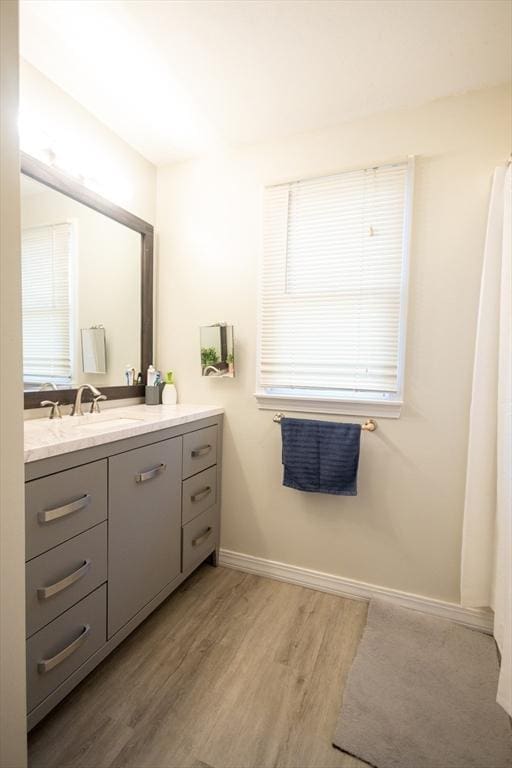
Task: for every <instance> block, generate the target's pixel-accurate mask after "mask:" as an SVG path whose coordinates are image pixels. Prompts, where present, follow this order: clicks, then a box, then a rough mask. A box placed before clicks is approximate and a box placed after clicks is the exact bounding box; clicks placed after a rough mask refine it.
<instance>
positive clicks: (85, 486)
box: [25, 459, 107, 560]
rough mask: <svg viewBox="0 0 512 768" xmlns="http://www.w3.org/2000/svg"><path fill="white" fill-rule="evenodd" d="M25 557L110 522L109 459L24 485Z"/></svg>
mask: <svg viewBox="0 0 512 768" xmlns="http://www.w3.org/2000/svg"><path fill="white" fill-rule="evenodd" d="M25 516H26V558H27V560H30V559H31V558H33V557H36V555H40V554H41V552H46V551H47V550H48V549H51V548H52V547H55V546H57V544H61V543H62V542H63V541H66V540H67V539H71V538H72V537H73V536H76V535H77V534H79V533H82V531H86V530H87V529H88V528H92V526H93V525H96V524H97V523H101V522H102V521H103V520H106V519H107V460H106V459H102V460H101V461H94V462H92V463H91V464H85V465H84V466H82V467H75V468H74V469H67V470H66V471H65V472H57V473H56V474H55V475H50V476H49V477H42V478H40V479H39V480H31V481H30V482H28V483H26V484H25Z"/></svg>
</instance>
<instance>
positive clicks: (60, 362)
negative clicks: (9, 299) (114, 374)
mask: <svg viewBox="0 0 512 768" xmlns="http://www.w3.org/2000/svg"><path fill="white" fill-rule="evenodd" d="M72 247H73V225H72V224H70V223H62V224H50V225H47V226H42V227H29V228H27V229H24V230H23V231H22V237H21V257H22V288H23V294H22V295H23V304H22V306H23V379H24V384H25V388H34V387H35V388H38V387H41V386H43V385H45V384H50V385H55V386H56V387H58V388H60V387H63V388H67V387H70V386H71V379H72V361H71V302H70V293H71V271H72V270H71V255H72Z"/></svg>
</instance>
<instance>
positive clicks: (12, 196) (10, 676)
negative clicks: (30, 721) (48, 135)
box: [0, 0, 26, 768]
mask: <svg viewBox="0 0 512 768" xmlns="http://www.w3.org/2000/svg"><path fill="white" fill-rule="evenodd" d="M0 51H1V61H0V85H1V87H0V91H1V101H2V111H1V127H0V427H1V430H0V434H1V437H0V765H1V766H2V768H20V767H21V766H24V765H26V736H25V582H24V577H25V539H24V534H25V530H24V523H25V516H24V512H23V428H22V425H23V421H22V413H23V411H22V409H23V401H22V386H21V314H20V303H21V302H20V299H21V294H20V247H19V241H20V224H19V156H18V132H17V109H18V3H17V0H3V1H2V2H0Z"/></svg>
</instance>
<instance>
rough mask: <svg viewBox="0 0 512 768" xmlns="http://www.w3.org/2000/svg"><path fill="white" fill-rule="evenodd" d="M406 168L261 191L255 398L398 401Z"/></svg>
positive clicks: (392, 167)
mask: <svg viewBox="0 0 512 768" xmlns="http://www.w3.org/2000/svg"><path fill="white" fill-rule="evenodd" d="M408 167H409V166H408V163H400V164H396V165H389V166H382V167H377V168H369V169H365V170H359V171H350V172H346V173H339V174H336V175H332V176H326V177H322V178H316V179H308V180H305V181H297V182H293V183H289V184H281V185H278V186H273V187H268V188H267V189H266V190H265V222H264V255H263V271H262V282H261V296H260V336H259V355H260V359H259V391H260V392H261V391H273V390H278V391H280V390H299V392H297V394H299V395H300V394H303V393H304V391H305V390H307V391H314V394H315V397H319V396H320V397H321V396H322V395H323V396H324V397H330V398H333V397H336V396H338V397H344V396H345V397H347V396H348V394H347V393H354V392H359V393H373V394H374V396H376V397H378V396H379V395H378V394H377V393H380V396H381V397H386V396H391V397H393V396H394V397H395V398H397V397H398V393H399V390H400V374H401V371H400V364H401V350H402V341H403V339H402V335H403V334H402V333H401V321H402V318H403V317H404V307H405V287H406V281H405V266H406V258H405V257H406V251H407V240H408V237H407V225H408V213H407V205H406V200H407V191H408V175H409V173H408Z"/></svg>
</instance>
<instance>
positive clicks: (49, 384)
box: [39, 381, 57, 392]
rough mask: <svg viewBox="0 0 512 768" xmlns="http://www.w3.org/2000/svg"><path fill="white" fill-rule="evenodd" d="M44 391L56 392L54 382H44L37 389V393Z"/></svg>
mask: <svg viewBox="0 0 512 768" xmlns="http://www.w3.org/2000/svg"><path fill="white" fill-rule="evenodd" d="M46 389H51V390H54V389H55V390H56V389H57V385H56V384H55V382H54V381H46V382H45V383H44V384H41V386H40V387H39V391H40V392H44V391H45V390H46Z"/></svg>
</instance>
